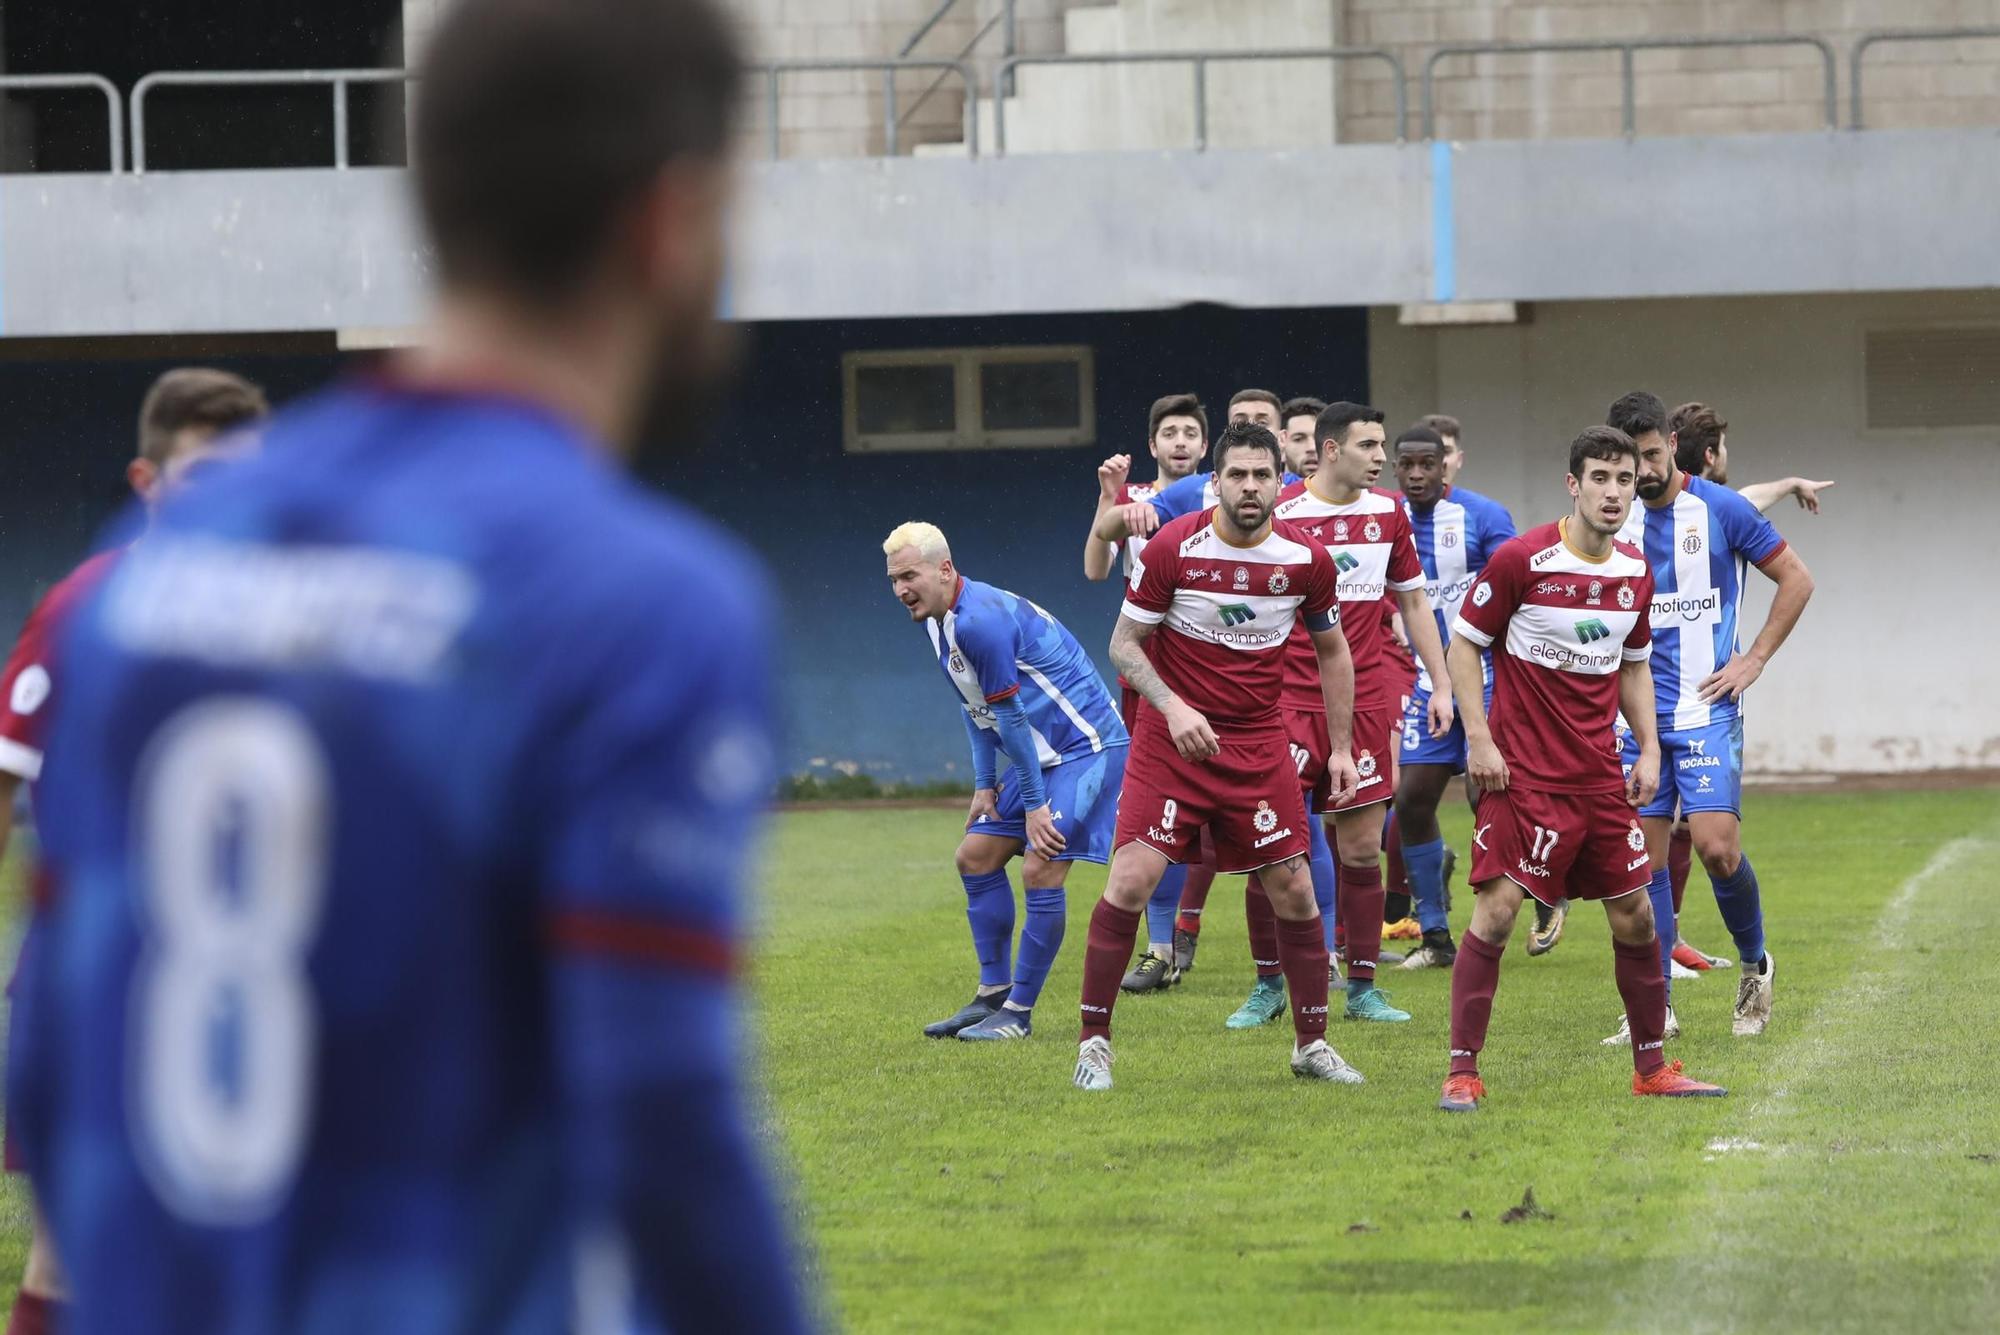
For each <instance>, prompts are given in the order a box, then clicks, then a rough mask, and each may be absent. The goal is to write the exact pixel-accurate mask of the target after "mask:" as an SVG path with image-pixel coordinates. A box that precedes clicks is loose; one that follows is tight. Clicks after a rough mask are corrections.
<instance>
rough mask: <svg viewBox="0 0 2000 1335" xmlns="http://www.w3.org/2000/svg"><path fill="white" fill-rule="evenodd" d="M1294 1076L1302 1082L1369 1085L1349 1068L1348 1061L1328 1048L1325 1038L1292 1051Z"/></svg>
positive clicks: (1359, 1073) (1356, 1072) (1358, 1073)
mask: <svg viewBox="0 0 2000 1335" xmlns="http://www.w3.org/2000/svg"><path fill="white" fill-rule="evenodd" d="M1292 1074H1293V1075H1295V1076H1297V1077H1298V1078H1299V1079H1301V1080H1331V1081H1333V1082H1334V1083H1335V1084H1337V1085H1360V1084H1365V1083H1367V1082H1366V1081H1364V1080H1363V1079H1362V1078H1361V1072H1359V1071H1357V1070H1355V1069H1354V1068H1353V1067H1352V1066H1349V1065H1348V1064H1347V1059H1346V1058H1345V1057H1342V1056H1341V1055H1340V1054H1339V1053H1338V1052H1335V1051H1334V1050H1333V1049H1332V1048H1330V1047H1328V1046H1327V1043H1326V1040H1325V1039H1323V1038H1316V1039H1314V1040H1313V1041H1312V1042H1310V1043H1308V1044H1306V1045H1305V1046H1304V1047H1302V1048H1294V1049H1293V1050H1292Z"/></svg>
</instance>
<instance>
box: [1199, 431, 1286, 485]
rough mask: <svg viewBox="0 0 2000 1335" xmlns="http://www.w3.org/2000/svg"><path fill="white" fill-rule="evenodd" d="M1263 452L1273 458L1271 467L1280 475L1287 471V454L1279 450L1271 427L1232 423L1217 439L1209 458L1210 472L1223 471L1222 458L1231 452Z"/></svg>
mask: <svg viewBox="0 0 2000 1335" xmlns="http://www.w3.org/2000/svg"><path fill="white" fill-rule="evenodd" d="M1248 449H1255V450H1263V451H1265V452H1267V453H1268V454H1269V455H1270V456H1271V467H1272V468H1273V469H1274V470H1276V471H1277V472H1279V473H1283V472H1284V471H1285V452H1284V451H1283V450H1281V449H1279V448H1278V438H1277V436H1276V435H1274V434H1273V433H1272V431H1271V428H1270V427H1267V426H1265V425H1263V424H1262V423H1260V422H1231V423H1230V424H1229V425H1228V426H1226V427H1224V428H1222V432H1221V434H1219V435H1218V436H1216V438H1215V448H1214V450H1212V451H1210V453H1209V456H1208V471H1209V472H1211V473H1220V472H1221V471H1222V457H1223V456H1224V455H1225V454H1228V453H1229V451H1231V450H1248Z"/></svg>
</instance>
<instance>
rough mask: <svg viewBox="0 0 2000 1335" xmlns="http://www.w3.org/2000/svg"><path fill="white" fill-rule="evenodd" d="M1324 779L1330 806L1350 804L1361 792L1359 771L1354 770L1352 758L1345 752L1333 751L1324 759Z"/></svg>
mask: <svg viewBox="0 0 2000 1335" xmlns="http://www.w3.org/2000/svg"><path fill="white" fill-rule="evenodd" d="M1326 779H1327V787H1328V790H1329V791H1328V793H1327V800H1328V802H1329V803H1330V804H1331V805H1332V806H1336V807H1337V806H1340V805H1341V804H1343V803H1346V802H1352V801H1353V800H1354V794H1355V793H1357V792H1359V791H1360V790H1361V771H1359V770H1357V769H1355V768H1354V757H1353V756H1351V755H1349V754H1348V753H1347V752H1345V751H1335V752H1334V753H1333V754H1332V755H1330V756H1328V757H1327V758H1326Z"/></svg>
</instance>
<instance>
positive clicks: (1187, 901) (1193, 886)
mask: <svg viewBox="0 0 2000 1335" xmlns="http://www.w3.org/2000/svg"><path fill="white" fill-rule="evenodd" d="M1214 885H1215V868H1213V867H1209V866H1204V865H1202V864H1201V863H1198V862H1197V863H1193V864H1190V865H1189V867H1188V873H1187V884H1186V885H1184V886H1182V887H1181V910H1180V913H1179V914H1178V915H1176V916H1175V918H1174V926H1176V927H1178V928H1180V929H1181V930H1182V931H1183V932H1186V933H1187V934H1188V935H1189V936H1200V935H1201V911H1202V910H1203V909H1204V908H1206V907H1207V906H1208V892H1209V890H1210V888H1212V887H1213V886H1214Z"/></svg>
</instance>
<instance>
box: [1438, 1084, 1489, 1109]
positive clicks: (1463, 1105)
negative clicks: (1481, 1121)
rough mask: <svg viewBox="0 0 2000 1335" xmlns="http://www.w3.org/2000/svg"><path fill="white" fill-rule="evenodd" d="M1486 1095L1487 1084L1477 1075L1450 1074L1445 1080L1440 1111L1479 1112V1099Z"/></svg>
mask: <svg viewBox="0 0 2000 1335" xmlns="http://www.w3.org/2000/svg"><path fill="white" fill-rule="evenodd" d="M1485 1097H1486V1085H1485V1084H1484V1083H1483V1082H1482V1081H1481V1080H1480V1078H1479V1077H1478V1076H1476V1075H1449V1076H1446V1077H1445V1081H1444V1097H1443V1098H1440V1099H1439V1100H1438V1111H1439V1112H1478V1111H1479V1101H1480V1100H1481V1099H1483V1098H1485Z"/></svg>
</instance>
